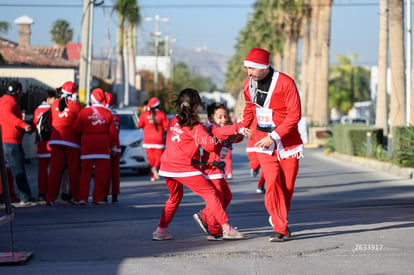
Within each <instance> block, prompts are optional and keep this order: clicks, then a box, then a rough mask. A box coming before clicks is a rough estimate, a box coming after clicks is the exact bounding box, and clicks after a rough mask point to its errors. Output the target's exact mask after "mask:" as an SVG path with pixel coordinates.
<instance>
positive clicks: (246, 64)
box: [244, 60, 270, 70]
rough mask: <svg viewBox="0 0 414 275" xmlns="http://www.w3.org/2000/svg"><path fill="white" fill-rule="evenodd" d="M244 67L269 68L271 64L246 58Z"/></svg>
mask: <svg viewBox="0 0 414 275" xmlns="http://www.w3.org/2000/svg"><path fill="white" fill-rule="evenodd" d="M244 67H247V68H255V69H261V70H263V69H267V68H269V67H270V66H269V64H268V65H265V64H260V63H256V62H252V61H247V60H244Z"/></svg>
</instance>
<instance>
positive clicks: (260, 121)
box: [241, 48, 303, 242]
mask: <svg viewBox="0 0 414 275" xmlns="http://www.w3.org/2000/svg"><path fill="white" fill-rule="evenodd" d="M244 66H245V67H246V69H247V73H248V75H249V77H248V78H247V79H246V81H245V82H244V85H243V90H244V98H245V100H246V105H245V109H244V111H243V115H242V118H241V122H242V125H243V126H244V127H249V126H250V125H251V124H252V123H253V121H256V122H257V127H256V131H255V133H254V135H253V139H254V142H255V148H256V152H257V153H258V154H257V156H258V159H259V162H260V167H261V169H262V171H263V174H264V177H265V181H266V193H265V206H266V209H267V212H268V213H269V215H270V217H271V218H270V221H271V224H272V226H273V231H274V233H273V235H272V236H271V237H270V241H271V242H280V241H284V240H286V239H288V238H289V237H290V231H289V229H288V228H287V225H288V220H287V214H288V211H289V208H290V202H291V200H292V196H293V190H294V186H295V181H296V176H297V173H298V169H299V159H300V158H301V157H302V152H303V142H302V140H301V137H300V134H299V131H298V122H299V120H300V119H301V103H300V97H299V93H298V90H297V88H296V84H295V82H294V81H293V80H292V79H291V78H290V77H289V76H287V75H286V74H283V73H281V72H278V71H276V70H275V69H273V68H272V67H270V66H269V52H268V51H266V50H263V49H260V48H253V49H252V50H251V51H250V52H249V53H248V55H247V56H246V58H245V60H244Z"/></svg>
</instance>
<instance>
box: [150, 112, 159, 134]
mask: <svg viewBox="0 0 414 275" xmlns="http://www.w3.org/2000/svg"><path fill="white" fill-rule="evenodd" d="M156 111H157V110H156V107H155V108H151V117H152V121H153V122H154V126H155V130H156V131H157V132H158V124H157V116H156V115H155V113H156Z"/></svg>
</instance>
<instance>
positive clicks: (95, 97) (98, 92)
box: [91, 88, 105, 103]
mask: <svg viewBox="0 0 414 275" xmlns="http://www.w3.org/2000/svg"><path fill="white" fill-rule="evenodd" d="M91 100H92V103H104V102H105V93H104V91H103V90H102V89H101V88H96V89H94V90H93V91H92V95H91Z"/></svg>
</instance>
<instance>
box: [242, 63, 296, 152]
mask: <svg viewBox="0 0 414 275" xmlns="http://www.w3.org/2000/svg"><path fill="white" fill-rule="evenodd" d="M243 90H244V98H245V100H246V106H245V108H244V111H243V115H242V118H241V123H242V125H243V127H249V126H250V124H251V123H252V122H253V121H254V120H255V122H256V123H257V125H258V126H259V127H262V128H266V127H267V128H271V129H272V130H273V131H272V132H271V133H268V132H265V131H260V130H256V131H255V134H254V136H253V140H254V143H256V142H257V141H259V140H260V139H262V138H263V137H265V136H266V135H268V134H272V137H273V138H274V139H276V140H275V142H274V143H273V144H272V145H271V146H269V148H256V152H258V153H267V154H273V153H274V152H275V151H276V152H278V153H279V155H280V157H281V158H282V159H284V158H288V157H290V156H300V155H301V154H302V152H303V142H302V139H301V138H300V134H299V131H298V122H299V120H300V119H301V103H300V97H299V93H298V90H297V88H296V84H295V82H294V81H293V79H291V78H290V77H289V76H287V75H286V74H283V73H281V72H278V71H276V70H274V72H273V77H272V82H271V84H270V88H269V94H268V95H267V97H266V99H265V102H264V105H263V107H261V106H259V105H256V104H255V103H254V102H253V100H252V98H254V95H255V93H256V88H255V85H253V82H252V79H251V78H248V79H246V81H245V83H244V86H243Z"/></svg>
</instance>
